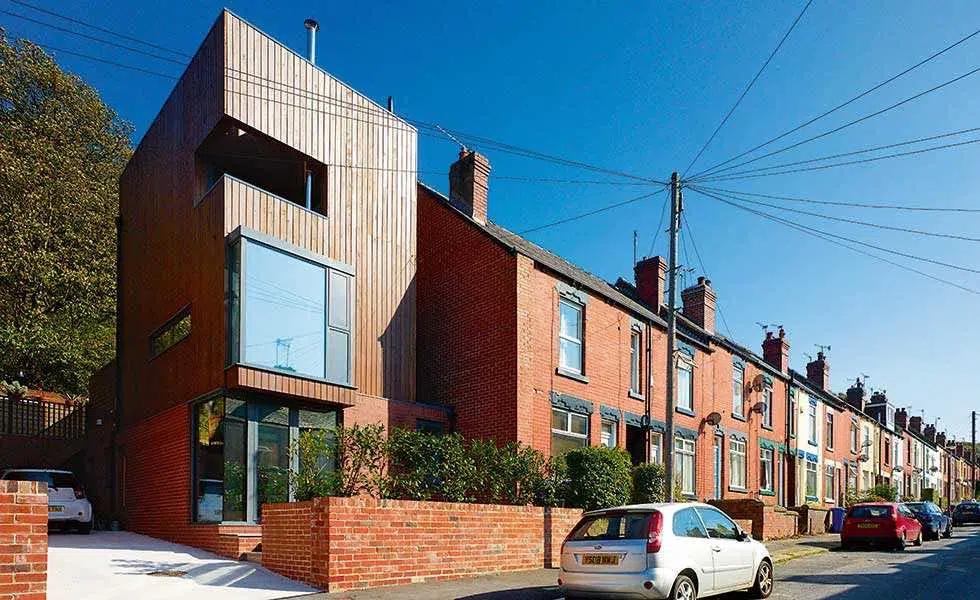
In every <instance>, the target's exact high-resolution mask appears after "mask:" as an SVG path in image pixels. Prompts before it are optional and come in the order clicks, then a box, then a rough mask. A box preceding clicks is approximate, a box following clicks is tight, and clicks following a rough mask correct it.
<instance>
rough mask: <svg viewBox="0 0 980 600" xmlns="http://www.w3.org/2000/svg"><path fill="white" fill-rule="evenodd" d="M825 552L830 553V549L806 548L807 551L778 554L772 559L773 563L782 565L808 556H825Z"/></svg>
mask: <svg viewBox="0 0 980 600" xmlns="http://www.w3.org/2000/svg"><path fill="white" fill-rule="evenodd" d="M824 552H830V549H829V548H806V549H805V550H794V551H792V552H784V553H781V554H777V555H776V556H773V557H772V562H773V563H774V564H777V565H778V564H782V563H785V562H789V561H791V560H796V559H797V558H804V557H806V556H814V555H817V554H823V553H824Z"/></svg>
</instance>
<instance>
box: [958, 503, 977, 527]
mask: <svg viewBox="0 0 980 600" xmlns="http://www.w3.org/2000/svg"><path fill="white" fill-rule="evenodd" d="M967 523H980V502H977V501H976V500H966V501H965V502H960V503H959V504H957V505H956V508H954V509H953V525H954V526H960V525H966V524H967Z"/></svg>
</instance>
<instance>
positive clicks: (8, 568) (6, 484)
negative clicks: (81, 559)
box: [0, 481, 48, 600]
mask: <svg viewBox="0 0 980 600" xmlns="http://www.w3.org/2000/svg"><path fill="white" fill-rule="evenodd" d="M47 578H48V486H47V484H44V483H34V482H28V481H0V600H44V599H45V598H46V597H47V580H48V579H47Z"/></svg>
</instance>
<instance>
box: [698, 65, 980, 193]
mask: <svg viewBox="0 0 980 600" xmlns="http://www.w3.org/2000/svg"><path fill="white" fill-rule="evenodd" d="M978 72H980V67H977V68H974V69H971V70H970V71H967V72H966V73H963V74H962V75H958V76H956V77H954V78H952V79H950V80H948V81H945V82H943V83H940V84H939V85H937V86H934V87H931V88H929V89H927V90H923V91H921V92H919V93H917V94H915V95H913V96H910V97H908V98H906V99H904V100H902V101H900V102H896V103H895V104H892V105H890V106H886V107H885V108H882V109H881V110H877V111H875V112H873V113H870V114H867V115H864V116H862V117H859V118H857V119H854V120H853V121H848V122H847V123H844V124H843V125H840V126H838V127H835V128H833V129H831V130H829V131H824V132H823V133H819V134H817V135H814V136H811V137H808V138H806V139H805V140H802V141H799V142H796V143H793V144H790V145H788V146H783V147H782V148H780V149H778V150H773V151H772V152H767V153H766V154H760V155H759V156H757V157H755V158H750V159H749V160H745V161H742V162H740V163H737V164H734V165H729V166H727V167H724V168H721V169H718V170H716V171H714V172H713V173H712V174H717V173H722V172H725V171H730V170H732V169H737V168H739V167H743V166H745V165H749V164H752V163H754V162H756V161H759V160H762V159H764V158H768V157H770V156H775V155H777V154H782V153H783V152H786V151H787V150H792V149H793V148H798V147H800V146H802V145H803V144H808V143H810V142H812V141H815V140H819V139H821V138H825V137H827V136H828V135H832V134H834V133H837V132H838V131H842V130H844V129H847V128H848V127H851V126H853V125H857V124H858V123H861V122H864V121H867V120H868V119H872V118H874V117H877V116H879V115H882V114H884V113H886V112H888V111H890V110H893V109H896V108H898V107H900V106H903V105H905V104H908V103H909V102H912V101H913V100H917V99H919V98H921V97H923V96H925V95H927V94H931V93H932V92H935V91H937V90H941V89H942V88H944V87H947V86H949V85H952V84H954V83H956V82H958V81H960V80H962V79H966V78H967V77H970V76H971V75H975V74H976V73H978ZM696 179H697V178H692V179H691V181H696Z"/></svg>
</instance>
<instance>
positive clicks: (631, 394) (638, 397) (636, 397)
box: [627, 390, 646, 400]
mask: <svg viewBox="0 0 980 600" xmlns="http://www.w3.org/2000/svg"><path fill="white" fill-rule="evenodd" d="M627 395H628V396H629V397H630V398H632V399H634V400H646V398H644V397H643V394H637V393H636V392H634V391H633V390H630V391H629V392H627Z"/></svg>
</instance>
